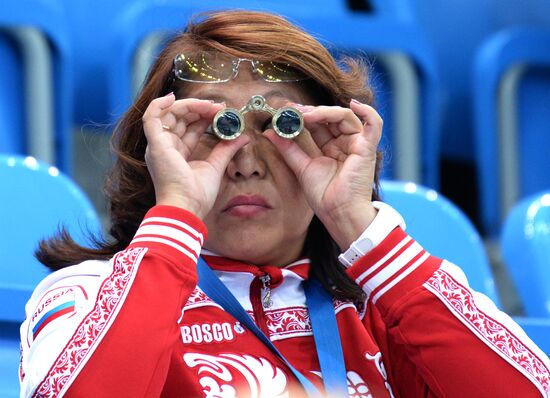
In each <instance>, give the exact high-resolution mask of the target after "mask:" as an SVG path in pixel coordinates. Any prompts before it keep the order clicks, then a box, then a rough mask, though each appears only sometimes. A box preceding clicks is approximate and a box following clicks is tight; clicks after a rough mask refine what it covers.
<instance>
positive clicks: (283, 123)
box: [272, 106, 304, 139]
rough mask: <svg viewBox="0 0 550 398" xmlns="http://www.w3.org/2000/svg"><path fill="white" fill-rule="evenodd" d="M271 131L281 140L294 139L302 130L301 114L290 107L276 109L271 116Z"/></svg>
mask: <svg viewBox="0 0 550 398" xmlns="http://www.w3.org/2000/svg"><path fill="white" fill-rule="evenodd" d="M272 124H273V130H275V132H276V133H277V134H278V135H279V136H281V137H283V138H288V139H290V138H294V137H296V136H297V135H298V134H300V133H301V132H302V130H303V128H304V117H303V116H302V112H300V111H299V110H298V109H296V108H293V107H291V106H285V107H283V108H279V109H277V112H276V113H275V114H274V115H273V122H272Z"/></svg>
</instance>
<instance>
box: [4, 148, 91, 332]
mask: <svg viewBox="0 0 550 398" xmlns="http://www.w3.org/2000/svg"><path fill="white" fill-rule="evenodd" d="M0 181H2V186H1V187H0V190H1V191H2V195H1V198H2V199H1V200H2V208H3V209H4V213H3V214H2V229H1V231H0V235H1V239H0V242H2V243H1V244H0V256H1V257H2V259H3V260H2V262H1V265H0V268H1V273H2V280H1V282H0V303H2V304H1V307H0V308H1V310H0V320H4V321H22V320H23V319H24V304H25V302H26V300H27V299H28V298H29V297H30V294H31V293H32V291H33V290H34V287H35V286H36V284H37V283H38V282H39V281H40V280H41V279H42V278H44V277H45V276H46V275H47V273H48V271H47V270H46V268H45V267H44V266H42V265H41V264H40V263H39V262H38V261H37V260H36V259H35V258H34V254H33V253H34V250H35V249H36V246H37V243H38V241H39V240H40V239H42V238H45V237H48V236H50V235H53V234H54V233H55V232H56V231H57V229H58V227H60V226H61V225H65V226H66V227H67V228H68V230H69V232H71V233H72V234H73V236H75V238H76V239H77V242H80V243H83V244H85V243H86V242H87V241H86V238H85V237H86V231H87V230H89V231H90V232H92V233H100V232H101V224H100V222H99V218H98V216H97V214H96V211H95V209H94V208H93V207H92V205H91V203H90V202H89V200H88V199H87V197H86V196H85V195H84V193H83V192H82V191H81V190H80V188H79V187H78V186H77V185H76V184H75V183H74V182H73V181H72V180H71V179H69V178H68V177H67V176H65V175H64V174H63V173H61V172H60V171H59V170H58V169H57V168H56V167H53V166H49V165H47V164H45V163H42V162H39V161H37V160H36V159H34V158H32V157H26V158H25V157H20V156H8V155H0Z"/></svg>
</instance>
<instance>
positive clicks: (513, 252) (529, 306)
mask: <svg viewBox="0 0 550 398" xmlns="http://www.w3.org/2000/svg"><path fill="white" fill-rule="evenodd" d="M500 244H501V252H502V257H503V260H504V263H505V265H506V267H507V269H508V271H509V273H510V276H511V277H512V280H513V281H514V283H515V285H516V288H517V291H518V294H519V296H520V297H521V299H522V302H523V306H524V310H525V313H526V314H527V315H528V316H530V317H546V318H550V190H546V191H543V192H540V193H538V194H535V195H531V196H529V197H527V198H525V199H523V200H521V201H520V202H519V203H517V204H516V205H515V206H514V207H513V208H512V210H511V211H510V213H509V215H508V216H507V217H506V221H505V222H504V225H503V229H502V235H501V242H500Z"/></svg>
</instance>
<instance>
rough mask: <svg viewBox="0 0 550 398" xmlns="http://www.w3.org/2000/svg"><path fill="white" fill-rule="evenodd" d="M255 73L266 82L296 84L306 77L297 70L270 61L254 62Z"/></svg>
mask: <svg viewBox="0 0 550 398" xmlns="http://www.w3.org/2000/svg"><path fill="white" fill-rule="evenodd" d="M254 67H255V72H256V73H258V74H259V75H261V76H262V78H263V79H264V80H265V81H266V82H270V83H280V82H298V81H300V80H305V79H307V77H306V76H305V75H304V74H303V73H302V72H300V71H299V70H297V69H295V68H293V67H291V66H290V65H288V64H282V63H278V62H271V61H255V63H254Z"/></svg>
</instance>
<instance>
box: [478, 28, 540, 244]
mask: <svg viewBox="0 0 550 398" xmlns="http://www.w3.org/2000/svg"><path fill="white" fill-rule="evenodd" d="M472 88H473V93H475V95H473V97H472V105H473V108H474V109H473V110H474V117H475V136H476V164H477V174H478V183H479V193H480V197H479V201H480V205H481V206H480V207H481V212H480V213H481V222H482V227H483V228H484V230H485V231H484V232H485V233H486V234H487V235H488V236H491V237H498V235H499V233H500V228H501V226H502V221H503V220H504V217H505V215H506V214H507V213H508V211H509V210H510V208H511V207H512V206H513V205H514V204H515V203H516V202H517V201H518V200H519V199H521V198H523V197H526V196H528V195H530V194H534V193H536V192H538V191H540V190H543V189H546V188H548V187H550V175H549V174H548V171H547V170H548V169H549V168H550V156H548V153H549V152H548V148H549V147H550V127H549V126H550V124H549V123H548V109H549V107H550V29H548V28H546V29H543V28H535V27H529V28H516V29H508V30H504V31H501V32H499V33H497V34H495V35H494V36H492V37H491V38H490V39H488V40H487V41H486V42H485V43H484V44H483V45H482V47H481V48H480V50H479V52H478V54H477V56H476V59H475V67H474V71H473V86H472Z"/></svg>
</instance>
